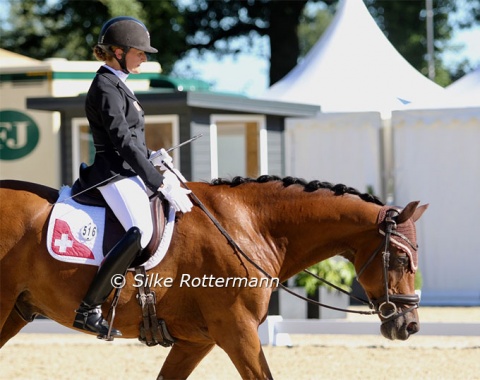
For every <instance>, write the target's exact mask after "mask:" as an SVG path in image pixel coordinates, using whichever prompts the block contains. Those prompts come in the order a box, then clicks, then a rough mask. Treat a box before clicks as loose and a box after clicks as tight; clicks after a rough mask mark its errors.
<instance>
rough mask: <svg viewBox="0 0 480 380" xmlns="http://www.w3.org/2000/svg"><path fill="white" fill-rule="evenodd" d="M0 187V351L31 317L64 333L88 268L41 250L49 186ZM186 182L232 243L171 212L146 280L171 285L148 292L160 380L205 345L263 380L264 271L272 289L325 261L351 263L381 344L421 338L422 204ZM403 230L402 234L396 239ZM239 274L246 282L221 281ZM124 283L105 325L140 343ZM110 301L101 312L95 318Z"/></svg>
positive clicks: (197, 356)
mask: <svg viewBox="0 0 480 380" xmlns="http://www.w3.org/2000/svg"><path fill="white" fill-rule="evenodd" d="M0 183H1V185H0V236H1V240H0V280H1V297H0V309H1V316H0V347H2V346H3V345H4V344H5V343H6V342H7V341H8V340H9V339H11V338H12V337H14V336H15V335H16V334H17V333H18V332H19V331H20V330H21V329H22V328H23V327H24V326H25V325H26V324H27V323H28V322H30V321H32V320H33V319H34V317H35V316H36V315H43V316H45V317H48V318H49V319H51V320H53V321H56V322H58V323H59V324H61V325H63V326H66V327H69V328H72V323H73V320H74V316H75V313H74V310H75V309H76V307H77V306H78V304H79V302H80V301H81V299H82V297H83V296H84V293H85V292H86V290H87V288H88V285H89V284H90V281H91V280H92V279H93V277H94V274H95V272H96V268H95V267H93V266H88V265H79V264H72V263H67V262H60V261H57V260H55V259H53V258H52V257H51V256H50V255H49V254H48V253H47V249H46V229H47V227H46V226H47V224H48V218H49V214H50V212H51V210H52V207H53V204H54V203H55V201H56V200H57V198H58V190H56V189H53V188H50V187H47V186H44V185H40V184H33V183H29V182H23V181H13V180H3V181H0ZM188 187H189V188H190V189H191V190H192V194H194V195H195V199H197V200H199V202H201V204H202V205H203V206H204V208H205V209H207V210H208V211H209V213H210V214H211V216H213V218H214V220H215V221H217V222H218V223H219V224H220V225H221V227H222V228H223V229H224V230H225V231H228V235H229V236H230V238H231V241H234V242H235V244H232V243H231V241H230V240H229V239H226V238H225V236H224V234H222V233H221V232H220V231H219V228H218V226H217V225H216V223H214V222H212V218H209V216H208V215H207V214H208V213H206V212H205V211H204V209H202V207H194V208H193V210H192V211H191V212H189V213H187V214H177V215H176V221H175V229H174V234H173V237H172V241H171V244H170V247H169V250H168V252H167V254H166V256H165V257H164V259H163V260H162V261H161V262H160V264H159V265H157V266H156V267H154V268H153V269H151V270H149V271H148V273H147V275H148V276H150V277H153V276H155V277H157V278H160V279H161V278H163V279H167V278H169V279H171V283H169V285H170V286H157V287H156V288H155V293H156V306H157V309H156V310H157V316H158V317H159V318H162V319H163V320H164V321H165V323H166V325H167V326H168V329H169V332H170V333H171V335H172V336H173V337H174V339H175V343H174V344H173V346H172V348H171V349H170V351H169V354H168V355H167V358H166V360H165V362H164V363H163V366H162V367H161V370H160V372H159V375H158V379H185V378H187V377H188V376H189V375H190V374H191V372H192V371H193V370H194V369H195V367H196V366H197V365H198V363H199V362H200V361H201V360H202V359H203V358H204V357H205V356H206V355H207V354H208V352H209V351H210V350H212V348H213V347H214V346H215V345H218V346H220V347H221V348H222V349H223V350H224V351H225V352H226V353H227V355H228V356H229V358H230V359H231V361H232V362H233V364H234V365H235V367H236V369H237V371H238V373H239V374H240V376H241V377H242V378H244V379H271V378H272V373H271V371H270V369H269V366H268V364H267V361H266V358H265V356H264V353H263V351H262V345H261V342H260V340H259V337H258V331H257V329H258V327H259V325H260V324H261V323H262V322H263V321H264V320H265V319H266V317H267V312H268V305H269V300H270V297H271V295H272V292H273V291H274V290H275V288H276V287H275V285H271V286H269V285H265V284H264V283H262V282H261V280H262V279H265V275H266V274H267V275H269V276H271V278H273V279H275V278H276V279H278V281H279V282H280V283H282V282H284V281H286V280H287V279H288V278H290V277H292V276H294V275H295V274H297V273H298V272H300V271H301V270H303V269H305V268H308V267H309V266H312V265H314V264H315V263H317V262H320V261H322V260H325V259H327V258H329V257H332V256H335V255H342V256H344V257H345V258H347V259H348V260H350V261H351V262H352V263H353V265H354V267H355V270H356V271H357V274H359V276H358V281H359V283H360V284H361V286H362V287H363V289H364V290H365V293H366V295H367V296H368V298H369V300H370V302H371V303H372V305H373V307H374V308H375V310H376V313H377V314H378V316H379V318H380V322H381V333H382V334H383V335H384V336H385V337H386V338H388V339H391V340H394V339H399V340H406V339H407V338H408V337H409V336H410V335H412V334H414V333H416V332H417V331H419V318H418V313H417V306H418V298H415V296H413V294H414V272H415V267H416V265H417V263H416V262H417V251H416V249H417V247H416V241H415V224H414V222H415V221H416V220H417V219H418V218H419V217H420V216H421V215H422V213H423V212H424V211H425V209H426V207H427V205H423V206H419V202H417V201H416V202H411V203H409V204H408V205H407V206H405V207H404V208H391V207H389V206H385V205H384V204H383V203H382V202H381V201H380V200H379V199H378V198H377V197H375V196H372V195H369V194H362V193H360V192H359V191H357V190H355V189H353V188H351V187H348V186H344V185H333V184H330V183H327V182H320V181H311V182H306V181H304V180H301V179H297V178H292V177H286V178H283V179H282V178H279V177H275V176H261V177H258V178H257V179H250V178H242V177H237V178H234V179H232V180H222V179H219V180H216V181H212V182H209V183H208V182H189V183H188ZM382 214H384V215H383V216H382ZM385 215H386V216H385ZM389 226H390V227H389ZM402 226H403V227H407V228H406V229H404V231H403V232H402V233H400V232H398V233H397V231H400V228H401V227H402ZM391 234H395V236H394V235H391ZM390 236H392V237H395V238H396V239H397V242H398V244H394V243H395V241H394V240H393V239H390ZM387 237H388V238H387ZM405 247H407V248H408V249H407V248H405ZM239 249H240V250H241V251H242V253H243V254H240V253H239V252H238V250H239ZM387 251H388V253H389V257H387V258H385V256H386V255H385V254H386V252H387ZM412 252H413V254H412ZM237 278H240V279H247V280H248V281H249V282H248V284H247V285H245V283H243V285H240V284H239V283H235V282H234V281H233V282H232V281H231V282H230V283H229V284H227V283H228V280H229V279H237ZM193 279H196V282H194V281H193ZM212 279H213V282H212ZM125 280H126V284H125V286H124V288H123V290H122V292H121V294H120V297H119V299H118V304H117V309H116V319H115V322H114V324H115V328H118V329H119V330H120V331H122V333H123V338H138V337H139V325H140V323H141V320H142V315H141V310H140V306H139V304H138V302H137V299H136V291H137V289H136V287H135V286H134V285H135V278H134V274H133V273H130V272H129V273H127V275H126V278H125ZM252 280H255V282H254V284H253V285H252ZM257 280H258V281H257ZM225 281H227V283H226V282H225ZM226 285H228V286H226ZM112 297H113V296H112V295H111V296H110V298H109V300H108V301H107V302H106V303H105V305H104V306H103V314H104V316H105V315H106V313H107V311H108V308H109V304H110V303H111V301H112ZM83 332H84V331H83Z"/></svg>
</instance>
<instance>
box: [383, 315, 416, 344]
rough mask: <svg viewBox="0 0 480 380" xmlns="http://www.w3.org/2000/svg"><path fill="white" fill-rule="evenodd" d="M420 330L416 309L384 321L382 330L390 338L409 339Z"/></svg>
mask: <svg viewBox="0 0 480 380" xmlns="http://www.w3.org/2000/svg"><path fill="white" fill-rule="evenodd" d="M419 330H420V324H419V322H418V315H417V312H416V309H414V310H410V311H407V312H405V313H401V314H399V315H398V316H397V317H395V318H389V319H388V320H386V321H383V322H382V326H381V327H380V331H381V333H382V335H383V336H384V337H385V338H387V339H390V340H397V339H398V340H407V339H408V338H409V337H410V335H413V334H416V333H417V332H418V331H419Z"/></svg>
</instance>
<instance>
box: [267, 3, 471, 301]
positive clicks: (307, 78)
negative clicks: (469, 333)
mask: <svg viewBox="0 0 480 380" xmlns="http://www.w3.org/2000/svg"><path fill="white" fill-rule="evenodd" d="M478 75H479V72H478V71H476V72H475V73H474V74H471V75H469V76H467V77H466V78H462V79H461V80H460V81H459V82H458V83H455V84H453V85H451V86H450V87H449V88H448V90H447V89H443V88H441V87H440V86H438V85H436V84H435V83H433V82H432V81H430V80H429V79H428V78H426V77H424V76H423V75H421V74H420V73H419V72H418V71H416V70H415V69H414V68H413V67H412V66H411V65H410V64H409V63H408V62H407V61H405V59H404V58H403V57H402V56H401V55H400V54H399V53H398V52H397V51H396V50H395V48H394V47H393V46H392V45H391V44H390V42H389V41H388V40H387V39H386V37H385V36H384V35H383V33H382V32H381V30H380V29H379V28H378V27H377V25H376V24H375V22H374V20H373V19H372V17H371V16H370V14H369V13H368V10H367V8H366V7H365V5H364V4H363V2H362V0H343V1H342V2H341V3H340V5H339V8H338V11H337V14H336V15H335V18H334V20H333V21H332V23H331V25H330V26H329V28H328V29H327V31H326V32H325V33H324V35H323V36H322V38H321V39H320V40H319V41H318V42H317V44H316V45H315V46H314V47H313V48H312V50H311V51H310V53H309V54H308V55H307V57H305V59H304V60H303V61H302V62H301V63H300V64H299V65H298V66H297V67H295V68H294V69H293V70H292V71H291V72H290V73H289V74H288V75H287V76H286V77H285V78H283V79H282V80H281V81H279V82H278V83H276V84H275V85H273V86H272V87H271V88H270V89H269V90H268V91H267V92H266V93H265V94H264V96H263V97H265V98H270V99H276V100H283V101H290V102H300V103H307V104H316V105H320V106H321V110H322V113H320V114H319V115H318V116H317V117H316V118H313V119H308V120H305V119H288V120H287V124H286V134H285V145H286V149H285V151H286V157H285V163H286V165H285V166H286V169H287V174H289V175H294V176H295V175H297V176H302V177H305V178H307V179H312V177H313V178H315V179H320V180H327V181H331V182H337V181H340V182H343V183H345V184H347V185H351V186H354V187H357V188H358V189H359V190H361V191H364V190H366V188H367V187H373V188H374V190H375V192H376V194H378V195H381V196H383V199H384V200H386V201H390V200H389V199H388V198H387V195H391V194H392V190H393V191H394V195H395V199H394V203H395V204H398V205H400V206H401V205H405V204H407V203H408V202H410V201H413V200H421V201H422V202H424V203H430V208H429V210H428V211H427V212H426V213H425V215H424V216H423V217H422V218H421V219H420V221H419V223H418V225H417V226H418V229H417V230H418V241H419V244H420V257H419V259H420V267H421V269H422V273H423V277H424V287H423V289H422V303H424V304H434V305H440V304H463V305H465V304H468V305H480V282H479V281H478V276H477V275H476V268H478V266H479V265H480V259H479V258H480V256H479V255H478V254H477V253H476V250H475V247H476V240H475V239H476V237H477V236H478V234H479V233H480V230H479V227H478V223H477V222H476V219H475V218H476V213H475V211H477V210H479V208H480V192H479V191H478V190H477V189H478V188H479V187H480V144H479V141H480V105H479V104H478V102H480V96H479V88H478V80H479V79H478V78H479V76H478ZM475 78H476V79H475ZM379 113H381V114H382V117H383V120H382V118H380V114H379ZM379 132H381V133H383V134H381V133H379ZM381 136H382V137H383V140H382V138H381ZM392 136H393V138H392ZM379 188H383V190H384V194H381V192H380V191H379Z"/></svg>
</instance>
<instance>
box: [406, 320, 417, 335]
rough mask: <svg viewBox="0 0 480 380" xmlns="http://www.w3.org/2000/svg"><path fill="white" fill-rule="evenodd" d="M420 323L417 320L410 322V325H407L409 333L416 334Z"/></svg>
mask: <svg viewBox="0 0 480 380" xmlns="http://www.w3.org/2000/svg"><path fill="white" fill-rule="evenodd" d="M418 330H419V329H418V324H417V322H410V323H409V324H408V325H407V331H408V333H409V334H415V333H417V332H418Z"/></svg>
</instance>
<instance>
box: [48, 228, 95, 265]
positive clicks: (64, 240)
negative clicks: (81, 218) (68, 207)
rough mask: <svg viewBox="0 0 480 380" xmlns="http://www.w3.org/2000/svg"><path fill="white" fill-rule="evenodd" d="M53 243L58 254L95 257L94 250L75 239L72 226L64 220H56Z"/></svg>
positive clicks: (53, 248)
mask: <svg viewBox="0 0 480 380" xmlns="http://www.w3.org/2000/svg"><path fill="white" fill-rule="evenodd" d="M51 244H52V250H53V252H55V253H56V254H57V255H60V256H71V257H84V258H87V259H95V256H94V255H93V252H92V251H91V250H90V249H89V248H88V247H87V246H85V245H84V244H82V243H80V242H79V241H77V239H75V237H74V236H73V234H72V231H71V230H70V226H69V225H68V223H66V222H65V221H63V220H60V219H56V220H55V226H54V229H53V235H52V241H51Z"/></svg>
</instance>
